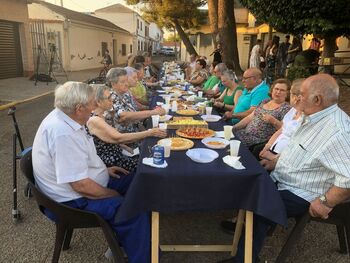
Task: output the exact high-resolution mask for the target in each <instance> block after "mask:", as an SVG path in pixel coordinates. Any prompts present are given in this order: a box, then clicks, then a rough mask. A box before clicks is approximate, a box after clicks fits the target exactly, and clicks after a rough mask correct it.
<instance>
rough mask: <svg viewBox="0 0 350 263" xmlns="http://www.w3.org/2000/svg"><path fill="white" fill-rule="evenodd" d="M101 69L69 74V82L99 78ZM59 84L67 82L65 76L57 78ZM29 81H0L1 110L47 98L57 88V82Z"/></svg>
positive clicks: (24, 79)
mask: <svg viewBox="0 0 350 263" xmlns="http://www.w3.org/2000/svg"><path fill="white" fill-rule="evenodd" d="M100 70H101V69H100V68H97V69H88V70H82V71H74V72H68V73H67V75H68V80H72V81H86V80H88V79H91V78H94V77H97V76H98V74H99V72H100ZM56 78H57V81H58V83H59V84H63V83H64V82H66V81H67V79H66V77H65V76H62V75H60V76H56ZM34 84H35V81H32V80H29V79H28V78H24V77H21V78H10V79H0V110H6V109H8V108H9V107H11V106H14V105H17V104H19V103H23V102H26V101H30V100H33V99H36V98H38V97H41V96H46V95H48V94H51V93H53V92H54V90H55V87H56V86H57V84H56V82H49V83H48V85H46V82H40V81H38V82H37V85H36V86H35V85H34Z"/></svg>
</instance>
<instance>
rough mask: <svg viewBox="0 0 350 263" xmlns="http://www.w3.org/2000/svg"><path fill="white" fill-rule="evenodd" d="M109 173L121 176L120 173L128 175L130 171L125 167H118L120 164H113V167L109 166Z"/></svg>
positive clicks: (116, 176)
mask: <svg viewBox="0 0 350 263" xmlns="http://www.w3.org/2000/svg"><path fill="white" fill-rule="evenodd" d="M107 170H108V174H109V176H112V177H115V178H118V179H119V178H120V176H119V175H118V174H124V175H128V174H129V171H127V170H125V169H124V168H121V167H118V166H112V167H108V168H107Z"/></svg>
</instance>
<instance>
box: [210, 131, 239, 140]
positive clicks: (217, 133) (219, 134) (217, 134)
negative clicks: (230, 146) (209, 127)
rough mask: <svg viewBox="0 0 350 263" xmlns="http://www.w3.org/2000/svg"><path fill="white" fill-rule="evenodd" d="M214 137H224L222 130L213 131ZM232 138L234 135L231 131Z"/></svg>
mask: <svg viewBox="0 0 350 263" xmlns="http://www.w3.org/2000/svg"><path fill="white" fill-rule="evenodd" d="M215 137H219V138H225V135H224V131H217V132H215ZM232 138H235V136H234V135H233V133H232V132H231V139H232Z"/></svg>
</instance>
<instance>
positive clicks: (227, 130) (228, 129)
mask: <svg viewBox="0 0 350 263" xmlns="http://www.w3.org/2000/svg"><path fill="white" fill-rule="evenodd" d="M231 135H232V126H231V125H225V126H224V137H225V139H226V140H228V141H229V140H230V139H231Z"/></svg>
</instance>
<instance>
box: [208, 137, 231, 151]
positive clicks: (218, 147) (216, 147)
mask: <svg viewBox="0 0 350 263" xmlns="http://www.w3.org/2000/svg"><path fill="white" fill-rule="evenodd" d="M208 142H221V143H223V145H222V144H221V145H213V144H208ZM202 143H203V144H204V145H205V146H207V147H208V148H212V149H224V148H226V146H227V145H229V144H230V142H229V141H228V140H225V139H222V138H215V137H207V138H204V139H203V140H202Z"/></svg>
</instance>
